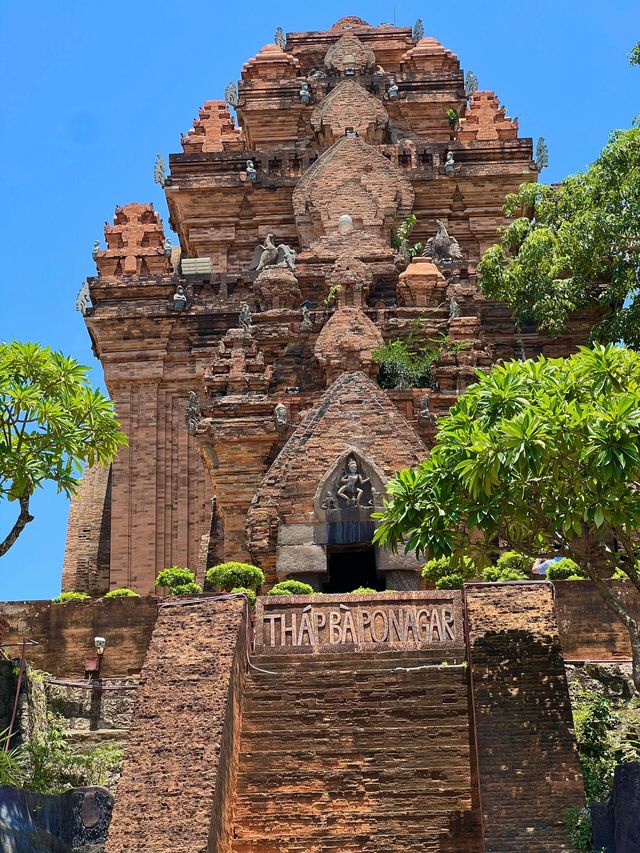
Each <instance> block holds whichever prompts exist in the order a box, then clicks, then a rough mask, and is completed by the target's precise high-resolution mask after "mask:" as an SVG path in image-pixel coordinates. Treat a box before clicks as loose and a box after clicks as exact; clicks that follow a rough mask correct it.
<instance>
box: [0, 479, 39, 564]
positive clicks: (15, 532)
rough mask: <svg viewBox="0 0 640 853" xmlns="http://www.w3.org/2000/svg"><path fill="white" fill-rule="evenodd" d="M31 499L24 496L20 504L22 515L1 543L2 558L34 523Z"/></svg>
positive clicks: (29, 496)
mask: <svg viewBox="0 0 640 853" xmlns="http://www.w3.org/2000/svg"><path fill="white" fill-rule="evenodd" d="M30 498H31V495H30V494H26V495H22V496H21V497H20V498H19V499H18V502H19V504H20V515H19V516H18V518H17V519H16V523H15V524H14V525H13V527H12V528H11V530H10V531H9V533H8V534H7V536H6V537H5V539H4V540H3V541H2V542H0V557H2V556H3V555H4V554H6V553H7V551H8V550H9V548H11V546H12V545H13V544H14V543H15V541H16V539H17V538H18V536H20V534H21V533H22V531H23V530H24V528H25V527H26V526H27V524H28V523H29V522H30V521H33V516H32V515H31V514H30V513H29V500H30Z"/></svg>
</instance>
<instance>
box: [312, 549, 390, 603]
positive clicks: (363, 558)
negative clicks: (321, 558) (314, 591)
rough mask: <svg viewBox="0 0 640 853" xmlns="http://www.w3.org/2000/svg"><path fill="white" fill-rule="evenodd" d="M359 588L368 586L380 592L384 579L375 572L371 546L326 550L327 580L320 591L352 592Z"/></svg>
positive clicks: (383, 586) (373, 554)
mask: <svg viewBox="0 0 640 853" xmlns="http://www.w3.org/2000/svg"><path fill="white" fill-rule="evenodd" d="M359 586H368V587H370V588H371V589H377V590H380V592H382V591H383V590H384V589H385V579H384V577H382V578H380V577H378V573H377V571H376V553H375V548H374V547H373V545H360V544H359V545H354V546H343V547H339V546H329V547H328V548H327V580H326V582H325V583H323V585H322V591H323V592H327V593H339V592H352V590H354V589H357V587H359Z"/></svg>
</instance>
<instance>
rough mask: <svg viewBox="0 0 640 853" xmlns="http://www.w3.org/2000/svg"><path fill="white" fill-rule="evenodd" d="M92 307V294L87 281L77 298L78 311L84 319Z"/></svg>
mask: <svg viewBox="0 0 640 853" xmlns="http://www.w3.org/2000/svg"><path fill="white" fill-rule="evenodd" d="M91 307H92V305H91V293H90V292H89V282H88V281H87V280H86V279H85V280H84V282H83V283H82V287H81V288H80V291H79V293H78V296H77V298H76V310H77V311H79V312H80V313H81V314H82V316H83V317H84V316H86V314H87V312H88V311H89V309H90V308H91Z"/></svg>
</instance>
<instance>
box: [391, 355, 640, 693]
mask: <svg viewBox="0 0 640 853" xmlns="http://www.w3.org/2000/svg"><path fill="white" fill-rule="evenodd" d="M639 484H640V354H638V353H635V352H633V351H632V350H628V349H625V348H623V347H619V346H614V345H608V346H606V347H604V346H601V345H597V346H596V347H595V348H594V349H588V348H586V347H582V348H581V349H580V351H579V352H578V353H576V354H575V355H574V356H572V357H571V358H567V359H545V358H540V359H539V360H537V361H533V360H528V361H524V362H520V361H513V362H509V363H506V364H501V365H497V366H495V367H493V368H492V370H491V371H490V372H489V373H488V374H486V375H484V374H480V378H479V381H478V382H477V384H475V385H473V386H471V387H470V388H469V389H468V390H467V392H466V393H465V394H464V395H463V396H462V397H461V398H460V399H459V401H458V402H457V404H456V405H455V406H454V407H453V408H452V409H451V413H450V414H449V416H448V417H446V418H443V419H442V420H441V421H440V423H439V431H438V436H437V441H436V445H435V447H434V448H433V450H432V453H431V455H430V456H429V458H428V459H426V460H425V461H424V462H423V463H422V464H421V465H419V466H418V467H417V468H414V469H408V470H405V471H400V472H399V473H398V474H397V475H396V476H395V477H394V478H393V479H392V480H391V481H390V483H389V485H388V496H389V499H388V500H387V502H386V504H385V508H384V511H383V512H382V513H380V514H378V517H379V518H380V524H379V526H378V529H377V531H376V535H375V540H376V541H377V542H378V543H380V544H382V545H385V546H389V547H391V548H397V547H398V546H399V545H401V544H402V543H405V547H406V549H407V550H409V549H414V548H415V549H417V550H418V552H419V553H425V554H427V555H428V556H429V557H432V558H438V557H453V558H454V560H455V559H460V558H461V557H462V556H469V557H471V558H472V559H474V560H475V561H476V562H478V563H479V564H482V562H483V561H484V562H486V558H487V556H488V554H489V553H490V552H491V551H492V550H493V549H494V547H495V545H494V543H495V541H496V539H498V538H499V539H501V540H503V541H505V542H506V543H507V544H508V545H509V547H510V548H511V549H512V550H514V551H519V552H521V553H525V554H536V553H545V552H548V551H549V550H550V549H551V547H552V546H553V545H554V544H556V545H557V546H558V548H559V553H560V554H562V555H563V556H565V557H569V558H571V559H572V560H574V561H575V562H576V563H578V565H579V566H581V567H582V568H583V569H584V571H585V572H586V574H587V575H588V577H589V578H590V579H591V580H592V581H593V583H594V584H595V586H596V588H597V589H598V591H599V593H600V595H601V596H602V598H603V600H604V602H605V603H606V605H607V607H609V608H610V609H611V610H612V611H613V612H614V613H615V614H616V615H617V616H618V618H619V619H620V620H621V621H622V622H623V623H624V625H625V626H626V628H627V630H628V633H629V636H630V639H631V646H632V650H633V664H634V665H633V672H634V681H635V684H636V687H638V689H640V634H639V631H638V623H637V622H636V620H635V618H633V616H632V615H631V614H630V613H629V611H628V610H627V608H626V606H625V604H624V602H623V601H622V600H621V599H620V598H618V597H617V596H616V595H615V593H614V592H613V591H612V590H611V589H610V586H609V584H608V583H607V582H605V581H604V580H602V578H601V572H600V571H598V567H599V566H601V565H602V564H604V565H605V566H606V567H607V568H609V569H611V571H609V572H608V574H609V575H611V574H613V572H614V571H618V572H620V573H621V574H624V575H626V576H627V577H628V578H629V580H630V581H631V582H632V583H633V584H634V585H635V586H636V588H637V589H638V590H639V591H640V573H639V572H638V569H637V567H636V551H637V549H638V542H639V536H640V488H639ZM614 542H617V543H618V545H619V547H618V548H617V549H614V548H613V547H612V545H613V543H614Z"/></svg>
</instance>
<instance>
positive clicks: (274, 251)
mask: <svg viewBox="0 0 640 853" xmlns="http://www.w3.org/2000/svg"><path fill="white" fill-rule="evenodd" d="M296 257H297V254H296V250H295V249H292V248H291V246H287V244H286V243H279V244H278V245H277V246H276V244H275V243H274V236H273V234H267V236H266V238H265V241H264V244H262V243H261V244H260V245H259V246H257V248H256V249H254V252H253V258H252V260H251V267H250V269H255V270H256V272H262V270H263V269H264V268H265V267H287V269H289V270H290V271H291V272H293V271H294V269H295V266H296Z"/></svg>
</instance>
